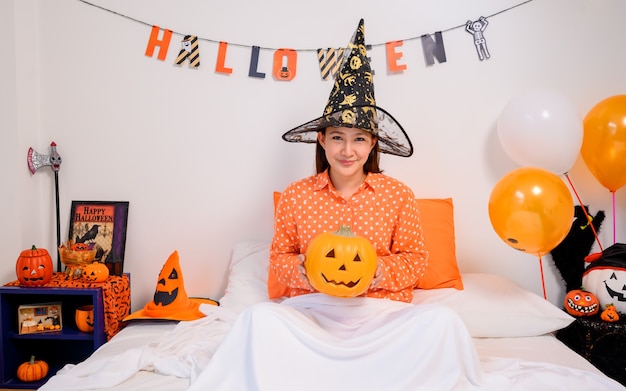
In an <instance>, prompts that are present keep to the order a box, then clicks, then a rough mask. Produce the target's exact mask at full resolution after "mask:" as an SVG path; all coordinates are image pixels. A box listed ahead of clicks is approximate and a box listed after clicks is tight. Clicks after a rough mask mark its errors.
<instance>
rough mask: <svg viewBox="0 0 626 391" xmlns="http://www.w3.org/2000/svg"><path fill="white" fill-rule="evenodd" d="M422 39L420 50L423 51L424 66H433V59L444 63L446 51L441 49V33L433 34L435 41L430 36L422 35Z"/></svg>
mask: <svg viewBox="0 0 626 391" xmlns="http://www.w3.org/2000/svg"><path fill="white" fill-rule="evenodd" d="M421 39H422V50H423V51H424V61H425V62H426V65H428V66H430V65H434V64H435V58H436V59H437V61H438V62H439V63H444V62H446V50H445V48H444V47H443V36H442V35H441V31H437V32H436V33H435V39H434V40H433V38H432V35H428V34H424V35H422V37H421Z"/></svg>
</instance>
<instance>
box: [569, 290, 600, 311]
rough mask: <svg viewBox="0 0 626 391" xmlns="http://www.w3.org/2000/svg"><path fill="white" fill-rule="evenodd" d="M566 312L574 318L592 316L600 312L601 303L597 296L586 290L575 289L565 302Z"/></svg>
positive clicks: (570, 292)
mask: <svg viewBox="0 0 626 391" xmlns="http://www.w3.org/2000/svg"><path fill="white" fill-rule="evenodd" d="M563 306H564V307H565V311H567V313H568V314H570V315H572V316H591V315H595V314H597V313H598V311H600V302H599V301H598V298H597V297H596V295H594V294H593V293H591V292H587V291H586V290H584V289H573V290H571V291H569V292H567V294H566V295H565V299H564V300H563Z"/></svg>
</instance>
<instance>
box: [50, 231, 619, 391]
mask: <svg viewBox="0 0 626 391" xmlns="http://www.w3.org/2000/svg"><path fill="white" fill-rule="evenodd" d="M268 251H269V248H268V244H267V243H263V242H242V243H240V244H238V245H237V246H236V247H235V249H234V250H233V254H232V259H231V264H230V273H229V281H228V284H227V288H226V294H225V296H224V297H223V298H222V299H220V302H221V303H222V306H220V307H215V306H209V305H203V306H202V307H201V310H203V311H204V312H205V313H206V314H207V317H206V318H203V319H200V320H198V321H193V322H181V323H177V322H168V321H134V322H131V323H130V324H129V325H128V326H127V327H126V328H125V329H123V330H122V331H121V332H120V333H119V334H117V335H116V336H115V337H114V338H113V339H111V340H110V341H109V342H107V343H106V344H105V345H103V346H102V347H100V349H98V350H97V351H96V352H95V353H94V354H93V355H92V356H91V357H90V358H88V359H87V360H86V361H85V362H83V363H80V364H79V365H77V366H76V367H77V368H76V367H74V366H71V365H70V366H68V367H66V368H64V369H63V370H62V371H61V372H62V374H61V375H57V376H54V377H53V378H52V379H51V380H50V381H49V382H48V384H46V385H44V386H43V387H42V388H41V390H42V391H69V390H87V389H89V390H105V389H106V390H113V391H121V390H124V391H135V390H150V391H166V390H167V391H177V390H186V389H187V388H188V387H189V385H190V382H192V381H193V380H195V378H196V377H197V376H198V373H199V371H201V369H202V367H203V366H204V365H206V363H207V362H208V361H209V360H210V359H211V357H212V355H213V353H214V352H215V350H216V349H217V347H218V346H219V345H220V343H221V342H222V340H223V338H224V337H225V336H226V334H227V332H228V330H229V328H230V326H231V325H232V323H233V322H234V320H235V318H236V316H237V314H239V313H240V312H241V311H242V310H243V309H245V308H247V307H248V306H250V305H252V304H254V303H258V302H263V301H269V299H268V298H267V287H266V283H267V282H266V277H267V265H268ZM463 281H464V285H465V290H464V291H456V290H454V289H453V288H444V289H435V290H430V291H421V290H417V291H415V293H416V295H415V299H414V303H415V304H417V305H419V304H422V303H423V304H428V303H439V304H443V305H446V306H448V308H450V309H453V310H454V311H455V312H456V313H457V314H458V315H459V316H460V317H461V318H462V320H463V322H464V323H465V325H466V326H467V328H468V330H469V331H470V333H471V337H473V338H472V341H473V343H474V345H475V348H476V351H477V353H478V356H479V358H480V360H481V361H483V360H484V361H489V360H493V359H494V358H505V359H506V358H510V359H519V360H522V361H525V362H530V363H539V364H541V363H545V366H546V367H549V366H553V365H560V366H565V367H569V368H573V369H575V370H579V371H583V372H581V373H580V375H581V376H583V377H585V376H586V375H585V372H589V373H591V374H593V375H594V376H595V375H599V374H601V372H600V371H599V370H598V369H596V368H595V367H594V366H593V365H591V364H590V363H589V362H587V361H586V360H585V359H584V358H582V357H581V356H580V355H578V354H576V353H575V352H574V351H572V350H570V349H569V348H568V347H567V346H565V345H564V344H563V343H561V342H560V341H559V340H557V339H556V338H555V337H554V335H553V333H552V332H553V331H555V330H558V329H559V328H562V327H565V326H567V325H568V324H569V323H570V322H571V321H572V320H573V318H571V317H569V315H566V314H564V312H563V311H561V310H560V309H558V308H556V307H554V306H552V305H550V304H549V303H548V302H546V301H545V300H543V299H542V298H539V297H538V296H537V295H534V294H531V293H530V292H528V291H525V290H523V289H521V288H519V287H518V286H516V285H515V284H513V283H512V282H510V281H508V280H506V279H503V278H502V277H498V276H493V275H484V274H463ZM121 372H123V373H122V374H121V375H120V373H121ZM67 374H69V376H67ZM242 375H243V374H242ZM104 382H108V383H107V384H106V386H104V385H103V384H104ZM609 383H610V382H609ZM610 384H612V383H610ZM87 385H90V386H87ZM614 386H615V387H614V389H615V390H626V388H625V387H622V386H621V385H620V384H619V383H617V382H614ZM605 389H606V387H605ZM610 389H611V390H612V389H613V388H612V386H611V387H610ZM568 391H569V390H568ZM585 391H586V390H585Z"/></svg>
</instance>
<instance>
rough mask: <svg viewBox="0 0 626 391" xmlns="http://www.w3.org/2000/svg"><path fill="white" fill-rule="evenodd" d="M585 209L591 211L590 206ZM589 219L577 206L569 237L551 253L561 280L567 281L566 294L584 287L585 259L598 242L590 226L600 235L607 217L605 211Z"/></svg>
mask: <svg viewBox="0 0 626 391" xmlns="http://www.w3.org/2000/svg"><path fill="white" fill-rule="evenodd" d="M585 209H586V210H587V211H589V206H588V205H586V206H585ZM587 213H589V212H587ZM589 217H590V219H587V217H586V216H585V212H584V210H583V208H582V207H581V206H580V205H575V206H574V221H573V222H572V226H571V228H570V230H569V232H568V234H567V236H566V237H565V239H563V241H562V242H561V243H559V244H558V245H557V246H556V247H555V248H554V249H553V250H552V251H551V252H550V255H552V260H553V261H554V264H555V266H556V268H557V269H558V270H559V273H560V274H561V278H562V279H563V281H565V291H566V292H569V291H571V290H573V289H580V287H581V286H582V276H583V272H584V271H585V257H586V256H587V255H589V252H590V251H591V247H592V246H593V243H594V241H595V240H596V237H595V235H594V233H593V230H592V229H591V226H590V224H592V225H593V228H594V229H595V230H596V233H598V232H600V226H601V225H602V222H603V221H604V218H605V217H606V216H605V214H604V211H598V213H597V214H596V215H595V216H591V215H589ZM590 220H591V221H590Z"/></svg>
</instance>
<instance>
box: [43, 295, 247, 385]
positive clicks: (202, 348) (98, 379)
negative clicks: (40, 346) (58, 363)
mask: <svg viewBox="0 0 626 391" xmlns="http://www.w3.org/2000/svg"><path fill="white" fill-rule="evenodd" d="M200 310H201V311H202V312H204V313H205V314H206V315H207V316H206V317H204V318H201V319H198V320H194V321H189V322H180V323H178V324H177V325H176V326H175V327H174V328H173V329H172V330H171V331H170V332H168V333H166V334H163V335H162V337H161V338H159V339H158V340H156V341H152V342H149V343H147V344H145V345H143V346H140V347H136V348H133V349H128V350H125V351H123V352H120V353H119V354H114V355H111V354H109V353H108V352H107V354H98V353H99V352H98V351H96V352H95V353H94V355H93V356H91V357H90V358H89V359H88V360H86V361H83V362H81V363H79V364H77V365H74V364H68V365H66V366H65V367H64V368H62V369H61V370H60V371H59V372H57V374H56V375H55V376H53V377H52V378H50V380H49V381H48V382H47V383H46V384H44V385H43V386H42V387H41V388H39V391H79V390H88V389H107V388H111V387H114V386H117V385H119V384H121V383H123V382H124V381H126V380H127V379H129V378H130V377H132V376H134V375H135V374H136V373H138V372H140V371H147V372H156V373H160V374H163V375H171V376H176V377H181V378H187V379H189V381H190V382H191V381H193V380H195V378H196V376H197V375H198V374H199V373H200V372H201V371H202V370H203V369H204V368H205V367H206V365H207V363H208V362H209V360H210V359H211V357H212V356H213V353H214V352H215V351H216V350H217V348H218V346H219V345H220V343H221V342H222V340H223V338H224V336H226V334H227V333H228V330H229V329H230V327H231V325H232V323H233V321H234V319H235V318H236V314H235V313H233V312H232V311H229V310H227V309H224V308H222V307H216V306H213V305H202V306H201V307H200ZM105 347H107V346H106V345H105V346H103V348H105Z"/></svg>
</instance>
